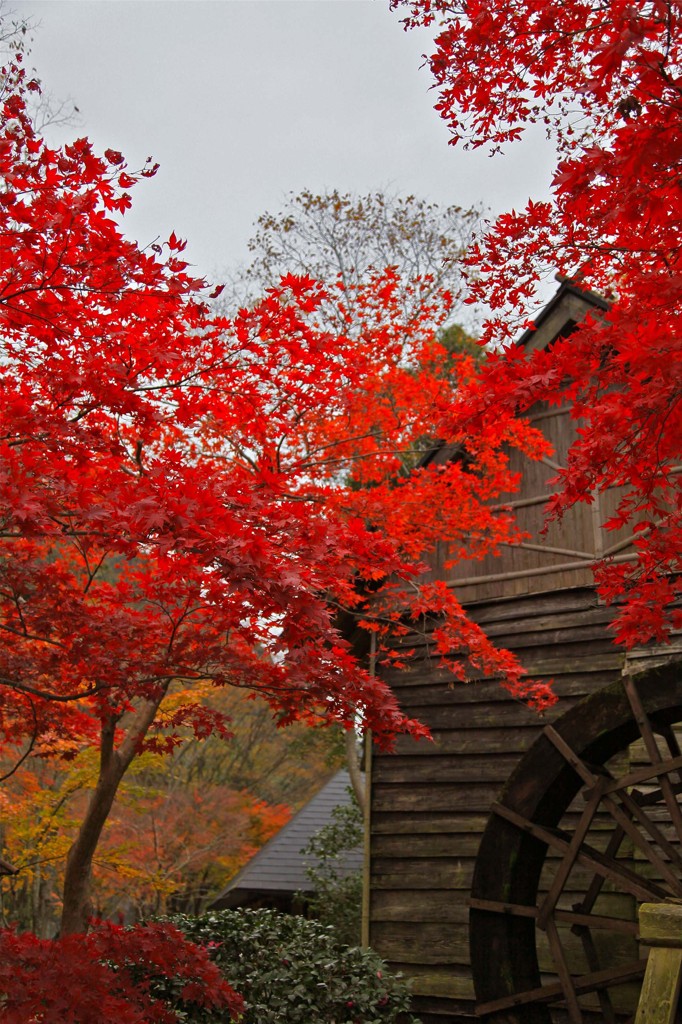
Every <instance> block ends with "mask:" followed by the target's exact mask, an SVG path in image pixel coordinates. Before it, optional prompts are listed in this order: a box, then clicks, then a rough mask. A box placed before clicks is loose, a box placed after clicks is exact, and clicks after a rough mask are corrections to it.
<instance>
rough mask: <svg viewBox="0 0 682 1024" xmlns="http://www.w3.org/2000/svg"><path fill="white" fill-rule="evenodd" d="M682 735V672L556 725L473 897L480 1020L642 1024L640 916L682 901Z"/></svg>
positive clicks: (657, 677)
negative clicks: (651, 906)
mask: <svg viewBox="0 0 682 1024" xmlns="http://www.w3.org/2000/svg"><path fill="white" fill-rule="evenodd" d="M676 723H680V727H681V729H682V666H680V665H679V664H678V665H677V666H667V667H665V668H663V669H656V670H654V671H652V672H648V673H646V675H642V676H638V677H636V679H634V678H632V677H624V680H623V682H622V683H621V682H618V683H615V684H613V685H612V686H610V687H608V688H607V689H604V690H601V691H599V692H597V693H595V694H593V695H592V696H590V697H588V698H586V699H585V700H584V701H581V703H580V704H578V705H576V707H574V708H573V709H572V710H571V711H569V712H567V713H566V714H565V715H564V716H563V717H561V718H560V719H558V721H556V722H555V723H554V725H553V726H548V727H547V728H546V729H545V731H544V732H543V734H542V735H541V736H540V738H539V739H538V740H537V741H536V743H535V744H534V745H533V746H532V747H531V748H530V750H529V751H528V753H527V754H526V755H525V757H524V758H523V760H522V761H521V763H520V764H519V766H518V768H517V769H516V771H515V772H514V774H513V775H512V777H511V778H510V780H509V783H508V784H507V786H506V788H505V790H504V793H503V795H502V797H501V799H500V801H499V803H497V804H496V805H494V807H493V813H492V815H491V818H490V821H489V823H488V826H487V829H486V831H485V833H484V835H483V839H482V841H481V846H480V851H479V854H478V858H477V861H476V870H475V873H474V879H473V885H472V899H471V922H470V934H471V957H472V967H473V972H474V984H475V987H476V995H477V1001H478V1006H477V1012H478V1013H479V1014H480V1015H481V1016H482V1017H484V1018H487V1019H488V1020H490V1022H491V1024H492V1022H494V1024H502V1022H504V1024H549V1022H554V1021H570V1022H571V1024H587V1022H596V1021H604V1022H605V1024H621V1022H626V1021H632V1020H633V1019H634V1012H635V1008H636V1003H637V996H638V992H639V988H640V986H641V980H642V976H643V973H644V967H645V965H646V956H647V950H646V949H645V948H644V947H642V946H640V945H639V943H638V936H637V906H638V904H640V903H642V902H647V903H656V902H661V901H666V900H671V899H674V900H680V899H682V813H681V810H680V794H682V754H681V752H680V744H679V740H678V735H677V733H676V730H675V725H676ZM678 1013H679V1011H678ZM680 1020H682V1017H680Z"/></svg>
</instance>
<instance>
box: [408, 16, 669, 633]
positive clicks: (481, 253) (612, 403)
mask: <svg viewBox="0 0 682 1024" xmlns="http://www.w3.org/2000/svg"><path fill="white" fill-rule="evenodd" d="M393 6H394V7H399V6H403V7H407V8H408V9H409V14H408V17H407V19H406V22H407V25H408V26H410V25H420V24H427V25H436V26H437V27H438V35H437V39H436V49H435V52H434V54H433V55H432V57H431V58H430V62H431V69H432V71H433V74H434V78H435V81H436V86H437V88H438V91H439V100H438V104H437V107H438V109H439V111H440V113H441V114H442V116H443V117H444V118H445V119H446V121H447V123H448V124H449V126H450V127H451V129H452V133H453V142H457V141H459V140H464V141H465V142H466V143H467V144H469V145H473V146H480V145H484V144H486V143H487V144H490V145H491V146H492V148H493V149H495V148H498V147H499V146H501V145H502V144H504V143H506V142H509V141H510V140H514V139H516V138H518V137H519V136H520V135H521V134H522V132H523V130H524V128H525V127H526V126H527V125H528V124H532V123H540V124H544V125H545V126H546V128H547V131H548V133H549V135H550V136H551V137H552V138H553V139H554V140H555V141H556V143H557V145H558V152H559V161H558V165H557V168H556V173H555V176H554V182H553V193H554V195H553V200H552V201H551V202H543V203H534V202H529V204H528V206H527V208H526V209H525V210H524V211H523V212H522V213H514V212H512V213H510V214H507V215H505V216H503V217H501V218H499V220H498V221H497V223H496V224H495V225H493V226H492V228H491V229H490V230H489V232H488V235H487V237H486V238H485V239H484V241H483V242H482V243H481V244H480V245H479V246H478V248H477V249H476V250H475V251H474V253H473V254H472V257H471V264H472V266H473V267H475V269H476V275H474V278H473V280H472V298H473V299H474V300H476V299H480V300H483V301H485V302H487V304H488V305H489V307H490V308H491V309H492V310H493V311H494V312H495V315H494V317H493V318H492V319H491V321H490V322H489V323H488V324H487V325H486V335H485V340H487V341H495V342H497V343H499V342H500V341H501V340H504V339H505V338H509V337H510V336H511V334H512V332H513V331H514V330H515V329H516V326H515V325H516V324H518V314H521V315H522V316H523V315H524V314H526V315H527V309H528V305H529V302H530V299H531V297H532V295H533V294H534V292H535V289H536V285H537V283H538V281H539V280H540V279H541V277H542V276H543V275H544V274H545V273H546V272H547V271H552V272H554V271H556V270H558V271H559V272H560V273H561V274H562V275H565V276H568V277H571V278H573V280H575V281H576V282H578V283H580V284H581V285H584V286H586V287H589V288H592V289H593V290H596V291H601V292H602V293H604V294H607V295H608V296H609V297H610V298H611V299H612V305H611V309H610V311H609V313H608V314H607V315H605V316H604V317H602V318H599V319H595V318H592V319H590V320H588V321H587V322H586V323H585V324H583V325H582V326H581V327H580V329H579V331H578V332H577V334H575V335H573V336H572V337H571V338H570V340H568V341H559V342H557V343H556V344H555V345H554V347H553V348H552V350H551V351H549V352H536V353H534V354H533V355H532V356H531V357H530V358H525V357H523V356H522V354H520V353H519V352H518V350H516V349H515V348H514V347H510V348H508V349H507V350H506V352H505V353H504V354H503V355H501V356H499V357H498V358H497V359H494V360H492V361H491V363H490V364H489V366H488V368H487V370H486V372H485V374H484V379H483V383H482V386H480V387H479V386H477V387H476V388H475V389H474V392H473V393H472V395H471V401H470V403H469V404H468V405H467V406H466V408H465V410H464V412H463V415H464V416H465V417H466V416H470V415H474V416H476V417H482V418H481V419H480V420H479V422H481V423H485V422H486V418H487V417H488V418H489V411H490V410H491V409H492V410H493V411H494V416H495V417H496V418H498V417H499V415H500V411H501V409H502V408H506V410H507V413H508V415H510V416H511V415H515V414H516V413H517V412H518V411H521V412H522V411H524V410H526V409H527V408H528V407H529V406H530V405H532V404H533V403H534V402H536V401H539V400H544V401H549V402H554V403H562V402H565V401H570V402H572V403H574V414H575V416H576V417H579V418H580V420H581V424H580V430H579V438H578V441H577V443H576V444H575V445H574V446H573V448H572V450H571V452H570V456H569V461H568V465H567V467H566V469H565V471H564V472H563V473H562V474H561V477H560V481H559V483H560V488H561V489H560V493H559V494H558V495H557V497H556V499H555V501H554V502H553V503H552V506H551V509H550V514H551V515H560V514H561V513H562V511H563V510H564V509H565V508H567V507H568V506H569V505H571V504H572V503H574V502H576V501H588V502H589V501H591V500H592V495H593V493H594V492H595V491H600V490H604V489H606V488H608V487H612V486H622V487H624V488H625V494H624V497H623V499H622V501H621V503H620V507H619V510H618V514H617V516H616V517H615V518H614V519H613V520H611V521H610V522H609V523H607V524H606V525H607V526H608V527H611V528H616V527H622V526H624V525H627V524H629V525H630V526H631V527H633V529H634V531H635V548H636V559H635V560H634V561H633V562H631V563H629V564H626V565H622V564H620V565H619V564H615V563H608V562H607V563H604V564H602V565H600V566H599V567H598V569H597V574H596V575H597V581H598V584H599V586H600V589H601V591H602V594H603V595H604V596H605V597H606V598H607V599H608V600H609V601H613V602H618V603H619V605H620V608H621V610H620V612H619V615H618V617H617V620H616V628H617V632H618V637H619V639H620V640H622V641H623V642H624V643H626V644H628V645H630V644H634V643H639V642H645V641H648V640H652V639H656V640H664V639H666V638H667V637H668V635H669V630H670V628H671V626H680V625H682V619H681V618H680V614H679V613H678V612H676V611H674V610H671V604H672V603H673V602H674V601H675V600H676V598H677V597H678V596H679V594H680V587H681V585H682V584H681V583H680V577H679V573H680V569H682V565H681V564H680V550H681V547H682V544H681V542H682V520H681V516H682V496H681V494H680V487H679V481H680V475H679V474H680V462H682V459H681V457H680V456H681V454H682V453H681V451H680V449H681V447H682V405H681V403H680V397H681V396H682V361H681V359H680V346H681V345H682V340H681V339H682V322H681V310H682V301H681V298H682V295H681V291H682V266H681V247H680V222H681V213H682V203H681V190H680V164H681V161H682V123H681V122H682V40H681V38H680V36H681V31H680V30H681V26H682V4H680V2H679V0H639V2H636V3H633V2H632V0H606V2H602V0H569V2H566V3H562V4H556V3H551V2H549V0H518V2H515V3H510V2H508V0H467V2H465V3H464V2H456V0H455V2H448V0H393ZM514 313H516V314H517V316H516V317H514V316H513V314H514Z"/></svg>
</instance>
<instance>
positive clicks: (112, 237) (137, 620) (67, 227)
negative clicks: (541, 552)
mask: <svg viewBox="0 0 682 1024" xmlns="http://www.w3.org/2000/svg"><path fill="white" fill-rule="evenodd" d="M35 88H38V86H37V84H36V83H34V82H31V81H29V80H27V78H26V77H25V76H24V73H23V72H22V71H21V68H20V67H15V68H9V69H7V71H6V77H5V79H4V94H3V96H2V102H3V109H4V119H3V126H2V131H1V132H0V173H1V175H2V181H3V187H2V190H1V191H0V318H1V321H2V343H3V355H2V360H0V382H1V386H2V390H3V396H4V402H3V405H2V408H1V409H0V495H1V498H2V502H1V507H2V519H1V522H0V685H1V686H2V689H3V697H4V700H3V703H2V710H1V711H0V729H1V734H2V735H4V737H5V738H6V740H7V741H9V742H12V743H16V742H17V740H19V739H21V738H22V737H23V738H25V740H26V742H27V743H28V747H27V748H26V749H27V750H28V749H30V746H31V744H33V743H34V742H35V740H36V738H37V737H40V741H41V750H43V751H45V750H49V739H50V736H51V735H60V736H61V739H60V743H59V750H60V753H61V755H62V756H63V755H64V753H65V750H64V739H65V738H66V739H68V737H72V738H73V740H74V749H75V745H76V744H82V743H83V742H84V741H87V742H91V743H92V744H94V745H96V746H97V747H98V749H99V774H98V779H97V784H96V787H95V789H94V791H93V794H92V797H91V800H90V802H89V805H88V808H87V810H86V811H85V813H84V816H83V820H82V822H81V826H80V829H79V831H78V835H77V837H76V839H75V842H74V844H73V846H72V848H71V850H70V853H69V856H68V859H67V866H66V874H65V884H64V902H63V917H62V926H61V927H62V935H63V936H68V935H70V934H73V933H78V932H83V931H85V930H86V928H87V924H88V917H89V882H90V872H91V865H92V858H93V854H94V851H95V849H96V847H97V843H98V841H99V838H100V835H101V832H102V828H103V825H104V823H105V821H106V818H107V815H108V813H109V811H110V809H111V806H112V802H113V800H114V798H115V795H116V791H117V788H118V785H119V783H120V781H121V779H122V777H123V775H124V773H125V771H126V770H127V768H128V766H129V765H130V764H131V762H132V760H133V758H134V757H135V756H136V755H137V754H138V753H139V752H140V751H141V750H143V749H145V748H147V749H148V748H150V747H152V748H156V749H162V750H163V749H170V748H172V746H173V744H174V743H175V742H177V740H178V736H179V734H180V732H181V731H182V730H183V729H184V730H186V729H187V728H191V729H193V730H194V732H195V734H196V735H197V736H206V735H208V734H210V733H213V732H219V733H222V734H223V735H225V736H226V737H227V736H229V722H226V721H225V720H224V719H223V718H222V717H221V716H220V715H219V714H217V713H215V712H212V711H210V709H209V707H208V706H207V705H206V704H205V703H204V702H202V700H201V698H200V697H198V698H197V699H196V701H192V700H184V701H182V702H181V703H180V704H171V705H170V706H168V704H167V703H166V704H164V700H165V698H166V697H167V695H169V694H171V693H172V692H173V691H174V690H175V689H177V688H178V687H182V688H185V689H186V688H188V687H189V688H191V687H192V685H193V684H196V683H198V682H200V683H201V684H202V685H201V686H200V687H198V690H199V691H200V692H203V691H204V690H205V684H206V682H207V681H210V682H211V683H212V684H214V685H216V686H235V687H245V688H249V689H251V690H253V691H258V692H260V693H261V694H262V695H264V696H265V698H266V699H267V700H268V701H269V702H270V705H271V707H272V709H273V713H274V714H275V715H276V716H277V717H278V720H279V721H280V722H281V723H282V724H286V723H287V722H290V721H293V720H303V721H323V722H333V721H337V722H342V723H345V724H346V725H347V726H350V725H351V724H354V723H358V722H359V723H360V724H361V725H362V726H363V728H371V729H372V730H373V731H374V735H375V737H377V739H378V740H379V741H380V742H384V743H388V742H390V740H391V737H392V736H394V735H395V733H396V732H400V731H406V732H409V733H411V734H412V735H414V736H420V735H424V734H425V732H426V730H425V729H424V728H423V727H422V726H421V725H420V724H419V723H417V722H414V721H411V720H408V719H406V718H405V716H404V715H403V714H402V713H401V712H400V710H399V708H398V705H397V703H396V700H395V698H394V696H393V694H392V693H391V692H390V690H389V689H388V688H387V686H386V685H385V684H384V683H383V682H382V681H381V679H380V678H377V677H376V676H374V675H372V674H370V673H369V672H368V671H367V670H366V669H365V668H364V667H363V664H362V660H361V659H360V658H359V657H358V654H357V652H356V651H354V650H353V648H352V647H351V646H350V645H349V643H348V641H347V640H346V639H345V638H344V636H343V634H342V632H341V630H340V628H339V625H340V621H341V620H340V617H341V616H346V617H354V618H355V619H356V620H361V621H362V622H363V623H364V624H365V625H366V626H367V627H369V628H370V629H372V630H374V631H375V632H376V633H378V635H379V637H380V641H381V640H382V638H384V637H386V638H388V637H390V635H391V633H395V632H398V631H400V630H401V629H405V628H406V627H405V625H404V618H405V616H406V615H407V616H408V617H409V616H412V617H413V618H414V619H419V618H421V617H423V616H427V615H436V616H438V619H439V628H438V629H437V630H436V633H435V634H434V638H433V642H434V645H435V648H436V650H437V651H439V652H441V653H443V654H448V653H457V654H464V655H466V656H468V657H469V658H470V659H471V660H472V661H473V662H474V663H475V664H476V665H477V666H479V667H480V668H482V669H483V670H484V671H486V672H488V673H496V674H499V675H500V676H502V678H503V680H504V681H505V684H506V685H508V686H509V687H510V688H511V689H512V691H513V692H514V693H515V694H517V695H520V696H526V697H529V698H530V699H531V700H534V701H535V702H536V703H541V702H542V701H544V700H547V699H548V696H547V691H546V688H543V687H542V686H540V687H534V686H533V685H532V684H529V683H527V682H526V681H525V680H524V679H523V673H522V670H521V669H520V667H519V665H518V663H517V662H516V661H515V660H514V658H513V657H512V656H511V655H509V654H508V653H506V652H500V651H497V650H496V649H495V648H494V647H493V645H492V644H490V642H489V641H488V640H487V638H486V637H485V635H484V634H483V633H482V631H481V630H480V629H478V628H477V627H475V626H474V625H473V624H472V623H471V622H469V620H468V619H467V618H466V616H465V614H464V612H463V611H462V609H461V607H460V606H459V605H458V603H457V601H456V599H455V597H454V596H453V594H452V592H451V591H450V590H449V589H448V588H447V587H446V586H445V585H440V584H438V583H437V582H436V583H434V582H429V583H424V582H423V581H422V580H420V576H421V574H422V573H423V569H424V566H423V564H422V555H423V554H424V553H425V552H428V550H429V549H430V548H432V547H433V545H434V544H435V543H436V542H437V541H438V540H439V539H441V538H447V539H448V540H450V541H453V543H454V544H455V546H456V547H457V548H459V549H460V550H461V552H462V554H463V556H465V557H477V556H479V555H482V554H484V553H485V552H486V551H488V550H490V549H491V548H494V547H495V546H496V545H497V544H498V543H499V542H500V541H502V540H509V539H510V538H513V537H514V535H515V527H514V524H513V522H512V520H511V519H510V518H509V516H507V515H506V514H504V513H500V512H495V511H494V510H493V509H492V508H491V499H494V498H495V497H496V496H497V495H498V494H499V493H501V492H505V491H508V490H509V489H510V487H512V486H513V485H514V481H513V480H512V479H510V474H509V471H508V469H507V463H506V459H505V456H504V455H503V454H502V453H501V451H500V444H501V443H502V442H504V441H505V440H508V439H511V438H514V439H515V441H517V442H518V443H523V441H524V438H527V444H528V446H529V448H532V446H533V444H534V441H533V438H532V435H531V434H530V433H527V434H524V430H523V427H522V426H521V427H520V426H519V425H518V424H516V423H510V424H509V429H508V430H507V431H498V432H497V433H496V434H495V437H494V438H492V437H491V435H490V434H482V435H481V436H480V437H479V438H476V439H470V440H469V450H470V453H471V455H472V456H474V457H475V463H474V468H472V465H471V463H467V465H464V464H460V463H459V462H457V461H453V462H451V463H450V464H448V465H447V466H445V467H431V468H428V467H427V468H423V469H416V470H415V471H413V472H406V471H405V459H404V452H405V450H406V449H411V450H413V449H415V447H417V448H418V446H419V444H420V443H421V442H420V439H422V438H424V437H426V436H429V435H430V434H431V432H432V427H433V423H434V422H435V421H437V419H438V417H439V416H441V415H442V414H444V412H445V410H446V409H447V408H448V407H449V405H450V403H451V400H452V394H453V389H454V387H455V385H454V383H452V381H453V374H452V357H451V356H450V354H449V353H448V352H447V351H445V350H444V349H441V348H440V347H439V346H438V344H437V342H436V341H435V340H434V333H433V332H434V325H437V323H438V320H439V317H441V316H442V315H443V314H444V310H445V307H446V305H447V296H442V295H441V296H439V295H434V296H431V297H429V299H428V305H427V304H423V305H421V306H419V307H417V311H416V312H415V314H414V316H412V318H411V319H410V322H409V323H407V324H406V323H405V318H404V316H403V315H402V313H403V311H402V300H403V298H404V292H403V290H402V289H401V288H399V287H398V284H399V282H398V280H397V277H396V274H395V272H391V271H387V272H386V273H384V274H377V275H376V276H375V277H374V278H373V279H372V280H371V281H370V282H369V283H365V284H362V285H358V286H357V289H356V291H355V293H354V294H353V296H352V302H350V301H349V302H348V309H349V310H351V309H352V314H351V313H350V312H349V313H348V317H349V323H350V317H351V316H352V327H353V330H352V331H350V330H349V332H348V334H344V333H343V332H342V331H338V332H335V333H331V332H330V331H329V329H328V328H325V327H324V326H322V325H321V324H320V323H318V322H317V321H316V311H317V310H318V309H319V307H320V303H321V302H322V301H323V299H324V291H323V289H322V288H321V287H320V286H319V285H317V284H316V283H315V282H313V281H310V280H308V279H306V278H298V277H293V276H289V277H286V278H284V279H283V280H282V282H281V284H280V285H279V286H278V287H277V288H273V289H271V290H270V291H269V292H267V294H266V295H265V296H264V298H263V299H262V300H261V301H260V302H259V303H257V304H256V305H255V306H254V307H253V308H251V309H248V310H241V311H240V312H238V313H237V314H236V316H235V317H234V318H233V319H231V320H228V319H226V318H223V317H216V316H213V315H212V313H211V309H210V306H209V304H208V302H207V299H208V295H207V290H206V286H205V283H204V282H203V281H201V280H197V279H195V278H194V277H192V276H191V274H190V273H189V268H188V266H187V264H186V262H185V261H184V260H183V258H182V255H181V253H182V250H183V248H184V244H183V243H182V242H180V241H179V240H178V239H177V238H176V237H175V235H171V237H170V238H169V240H168V242H167V243H166V244H165V245H164V246H156V245H154V246H151V247H149V248H147V249H141V248H140V247H139V246H138V245H137V244H135V243H134V242H131V241H129V240H127V239H126V238H125V237H124V235H123V234H122V232H121V229H120V226H119V223H118V219H117V218H119V217H120V215H121V214H123V213H124V212H125V210H126V209H127V208H128V206H129V205H130V201H131V200H130V189H131V188H132V187H133V186H134V185H135V182H136V181H137V179H138V178H139V177H140V176H143V177H144V176H150V175H153V173H154V167H152V166H150V165H148V166H147V167H145V168H144V169H143V170H142V171H141V172H140V173H139V174H133V173H132V172H131V171H130V170H129V169H128V168H127V167H126V164H125V162H124V160H123V157H122V156H121V154H120V153H118V152H114V151H111V150H109V151H107V152H106V153H105V155H104V157H100V156H97V155H96V154H95V153H94V152H93V150H92V148H91V146H90V144H89V143H88V141H87V140H85V139H80V140H77V141H76V142H74V143H73V144H71V145H69V146H65V147H64V148H63V149H52V148H50V147H49V146H48V145H47V144H46V143H45V141H44V140H43V139H42V138H40V137H39V136H38V135H37V134H36V132H35V131H34V129H33V127H32V124H31V120H30V117H29V115H28V113H27V109H26V94H27V91H28V90H31V89H35ZM338 287H339V288H341V285H339V286H338ZM342 299H343V296H342V295H341V296H340V298H339V297H337V300H336V302H337V306H338V307H339V308H340V309H341V310H343V309H344V305H343V301H342ZM445 364H447V366H448V370H449V374H448V375H447V376H448V382H446V381H445V379H444V378H445V376H446V375H445V374H444V373H443V367H444V365H445ZM472 372H473V370H472V366H471V362H470V360H469V359H467V358H466V357H462V358H461V360H460V367H459V379H460V381H462V380H464V379H465V378H466V377H467V376H468V375H470V374H471V373H472ZM389 653H390V652H388V651H387V652H386V656H387V657H388V656H389ZM458 664H459V662H458ZM67 746H68V743H67ZM67 753H68V751H67Z"/></svg>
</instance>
